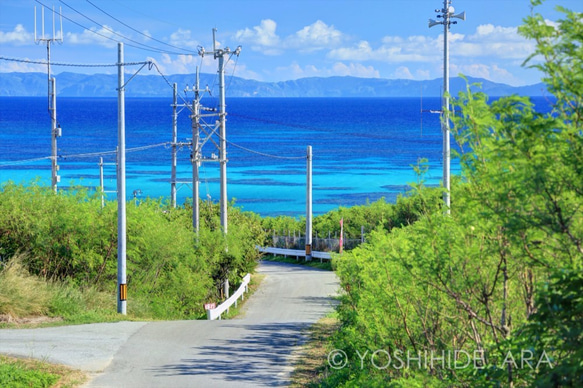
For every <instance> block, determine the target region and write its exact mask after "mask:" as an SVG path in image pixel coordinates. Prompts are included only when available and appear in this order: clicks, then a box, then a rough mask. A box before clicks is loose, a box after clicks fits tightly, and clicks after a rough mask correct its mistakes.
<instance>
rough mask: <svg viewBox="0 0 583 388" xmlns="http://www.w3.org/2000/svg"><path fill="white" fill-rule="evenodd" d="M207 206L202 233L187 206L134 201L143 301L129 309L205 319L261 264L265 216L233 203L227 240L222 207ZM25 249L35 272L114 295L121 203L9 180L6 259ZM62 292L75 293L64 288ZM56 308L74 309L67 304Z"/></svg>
mask: <svg viewBox="0 0 583 388" xmlns="http://www.w3.org/2000/svg"><path fill="white" fill-rule="evenodd" d="M203 205H204V206H201V220H202V222H201V230H200V233H199V234H198V235H196V234H195V233H194V231H193V226H192V219H191V213H190V209H188V208H177V209H169V208H168V207H167V205H166V204H165V203H162V202H161V201H159V200H151V199H150V200H146V201H141V202H140V203H139V204H138V203H137V202H135V201H134V202H130V203H128V205H127V236H128V237H127V249H126V255H127V259H126V262H127V282H128V289H129V297H130V300H132V299H133V300H135V301H139V302H138V303H135V304H132V303H130V304H129V306H130V307H129V308H130V309H132V308H137V309H140V310H141V312H138V311H135V312H136V313H139V314H141V313H144V312H145V311H150V313H151V314H153V316H155V317H158V318H170V317H175V318H180V317H181V318H188V317H198V316H203V315H204V310H203V303H205V302H208V301H217V300H218V299H219V298H220V296H221V294H220V289H221V287H220V285H221V284H222V283H223V281H224V279H226V278H229V280H230V282H231V285H233V286H236V285H237V283H238V282H239V281H240V279H241V277H242V276H243V275H244V274H245V273H247V272H252V271H253V269H254V268H255V265H256V262H257V259H258V258H259V254H258V252H257V251H256V249H255V246H256V245H259V244H261V243H262V242H263V239H264V233H263V231H262V229H261V223H260V220H259V218H258V216H256V215H253V214H250V213H243V212H241V211H239V210H238V209H236V208H232V207H231V208H230V209H229V221H230V225H229V226H230V227H229V233H228V236H227V237H225V236H224V234H223V233H222V230H221V229H220V226H219V225H220V222H219V214H218V206H216V205H214V204H207V203H205V204H203ZM18 252H21V253H23V255H22V261H23V265H24V266H25V267H26V268H27V269H28V271H30V273H31V274H34V275H38V276H40V277H42V278H44V279H47V280H49V281H53V282H61V283H65V284H68V285H72V286H75V287H77V288H78V289H81V290H84V289H85V290H86V289H90V288H92V287H93V288H94V289H95V290H96V291H97V292H99V291H105V292H106V293H110V294H111V293H115V290H116V282H117V209H116V206H115V203H111V202H108V203H107V205H106V206H105V207H104V208H103V209H101V201H100V198H99V197H98V196H97V195H91V194H90V193H88V192H87V191H86V190H83V189H81V188H78V189H76V190H74V191H67V192H65V191H61V192H59V193H58V194H56V195H55V194H54V193H53V192H52V191H51V190H50V189H49V188H47V187H42V186H39V185H38V184H36V183H33V184H30V185H28V186H26V187H25V186H21V185H15V184H12V183H7V184H4V185H3V186H2V187H1V188H0V257H2V258H3V260H8V259H10V258H11V257H14V256H15V255H17V254H18ZM63 292H65V293H70V292H73V291H72V289H71V288H68V287H65V289H64V290H63ZM79 295H81V294H79ZM73 299H74V298H73ZM81 305H83V303H82V304H81ZM74 306H75V304H74V303H71V305H70V306H69V308H71V309H74ZM132 306H134V307H132ZM53 307H54V310H53V311H61V312H63V313H64V314H66V313H67V306H63V305H59V303H56V304H55V305H54V306H53Z"/></svg>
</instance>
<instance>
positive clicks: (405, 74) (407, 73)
mask: <svg viewBox="0 0 583 388" xmlns="http://www.w3.org/2000/svg"><path fill="white" fill-rule="evenodd" d="M391 78H397V79H414V78H415V77H413V74H411V70H409V68H408V67H406V66H399V67H397V69H396V70H395V72H394V74H393V76H392V77H391Z"/></svg>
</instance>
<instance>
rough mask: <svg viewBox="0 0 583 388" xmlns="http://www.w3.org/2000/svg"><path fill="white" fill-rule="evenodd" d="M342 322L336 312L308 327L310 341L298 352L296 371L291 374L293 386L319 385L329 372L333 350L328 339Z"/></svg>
mask: <svg viewBox="0 0 583 388" xmlns="http://www.w3.org/2000/svg"><path fill="white" fill-rule="evenodd" d="M339 324H340V322H339V321H338V318H337V317H336V313H332V314H331V315H329V316H327V317H325V318H322V319H320V320H319V321H318V322H316V323H315V324H313V325H312V326H310V328H309V329H308V338H309V339H308V342H306V343H305V344H304V345H303V346H302V347H301V348H300V349H299V350H298V352H297V355H298V356H297V359H296V362H295V364H294V371H293V372H292V375H291V384H290V387H292V388H299V387H319V386H320V384H321V382H322V381H323V380H324V379H325V378H326V377H327V375H328V372H329V368H330V367H329V365H328V353H329V352H330V351H331V350H332V349H331V345H330V343H329V341H328V339H329V338H330V336H331V335H332V334H333V333H334V332H335V331H337V330H338V326H339Z"/></svg>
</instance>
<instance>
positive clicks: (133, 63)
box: [0, 57, 153, 67]
mask: <svg viewBox="0 0 583 388" xmlns="http://www.w3.org/2000/svg"><path fill="white" fill-rule="evenodd" d="M0 59H1V60H4V61H13V62H22V63H30V64H36V65H46V64H48V62H47V61H33V60H30V59H22V58H8V57H0ZM150 63H153V62H152V61H143V62H124V63H122V64H121V65H122V66H137V65H147V64H150ZM51 65H52V66H69V67H117V66H119V65H120V64H119V63H63V62H51Z"/></svg>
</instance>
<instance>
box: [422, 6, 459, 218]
mask: <svg viewBox="0 0 583 388" xmlns="http://www.w3.org/2000/svg"><path fill="white" fill-rule="evenodd" d="M451 2H452V0H443V9H436V10H435V12H437V13H438V15H437V18H441V19H442V20H441V21H436V20H433V19H429V28H431V27H433V26H436V25H438V24H443V104H442V119H441V130H442V132H443V187H444V188H445V192H444V193H443V201H444V203H445V208H446V212H447V214H449V213H450V205H451V199H450V196H451V194H450V164H451V154H450V139H449V138H450V132H449V47H448V40H449V39H448V32H449V28H450V25H451V24H457V21H452V20H451V19H452V18H458V19H461V20H466V13H465V12H462V13H459V14H457V15H456V14H455V9H454V8H453V6H452V5H451Z"/></svg>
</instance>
